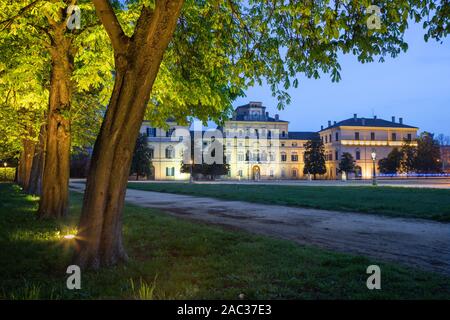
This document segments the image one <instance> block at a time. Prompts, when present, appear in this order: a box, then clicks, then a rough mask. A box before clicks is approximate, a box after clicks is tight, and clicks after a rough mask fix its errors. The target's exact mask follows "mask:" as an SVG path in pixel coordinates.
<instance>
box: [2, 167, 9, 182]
mask: <svg viewBox="0 0 450 320" xmlns="http://www.w3.org/2000/svg"><path fill="white" fill-rule="evenodd" d="M7 166H8V163H6V162H5V163H3V167H4V168H5V170H4V176H5V181H6V167H7Z"/></svg>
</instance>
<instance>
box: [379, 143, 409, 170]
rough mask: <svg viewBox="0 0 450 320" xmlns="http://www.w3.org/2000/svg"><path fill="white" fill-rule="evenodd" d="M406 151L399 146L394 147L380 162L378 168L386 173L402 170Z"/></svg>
mask: <svg viewBox="0 0 450 320" xmlns="http://www.w3.org/2000/svg"><path fill="white" fill-rule="evenodd" d="M403 159H404V153H403V152H402V151H401V150H399V149H398V148H394V149H392V151H391V152H390V153H389V154H388V156H387V157H386V158H384V159H381V160H380V161H379V162H378V168H379V170H380V172H381V173H384V174H396V173H398V172H399V171H400V170H401V167H402V160H403Z"/></svg>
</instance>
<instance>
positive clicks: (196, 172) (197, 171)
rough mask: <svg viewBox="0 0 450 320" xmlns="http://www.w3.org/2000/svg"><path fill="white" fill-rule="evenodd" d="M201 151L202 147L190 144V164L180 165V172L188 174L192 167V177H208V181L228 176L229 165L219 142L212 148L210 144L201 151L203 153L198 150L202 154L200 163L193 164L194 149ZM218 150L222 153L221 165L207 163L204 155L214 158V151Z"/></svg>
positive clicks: (223, 148)
mask: <svg viewBox="0 0 450 320" xmlns="http://www.w3.org/2000/svg"><path fill="white" fill-rule="evenodd" d="M196 147H197V148H199V149H202V146H196V145H195V143H192V144H191V163H184V162H182V163H181V172H183V173H190V172H191V167H192V174H193V176H196V177H197V178H198V177H200V176H203V177H209V179H211V180H214V178H215V177H217V176H223V175H226V174H228V172H229V171H230V165H229V164H228V163H227V159H226V155H225V147H224V146H223V144H222V143H221V142H218V143H217V144H215V146H214V147H213V145H212V144H209V145H208V146H207V147H206V148H207V149H206V150H203V152H202V151H201V150H200V151H199V152H200V153H201V154H202V162H201V163H194V161H193V159H194V148H196ZM215 148H218V149H220V150H221V152H223V158H222V163H217V162H216V161H214V162H213V163H210V164H209V163H207V162H206V161H205V154H210V155H211V157H213V158H214V157H215V152H216V149H215ZM222 150H223V151H222Z"/></svg>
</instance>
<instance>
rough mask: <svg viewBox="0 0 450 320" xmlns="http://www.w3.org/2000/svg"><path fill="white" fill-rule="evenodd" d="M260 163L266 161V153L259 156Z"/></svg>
mask: <svg viewBox="0 0 450 320" xmlns="http://www.w3.org/2000/svg"><path fill="white" fill-rule="evenodd" d="M261 161H264V162H266V161H267V153H266V152H265V151H263V152H262V154H261Z"/></svg>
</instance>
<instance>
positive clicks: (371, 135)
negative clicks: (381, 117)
mask: <svg viewBox="0 0 450 320" xmlns="http://www.w3.org/2000/svg"><path fill="white" fill-rule="evenodd" d="M370 140H372V141H374V140H375V132H371V133H370Z"/></svg>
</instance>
